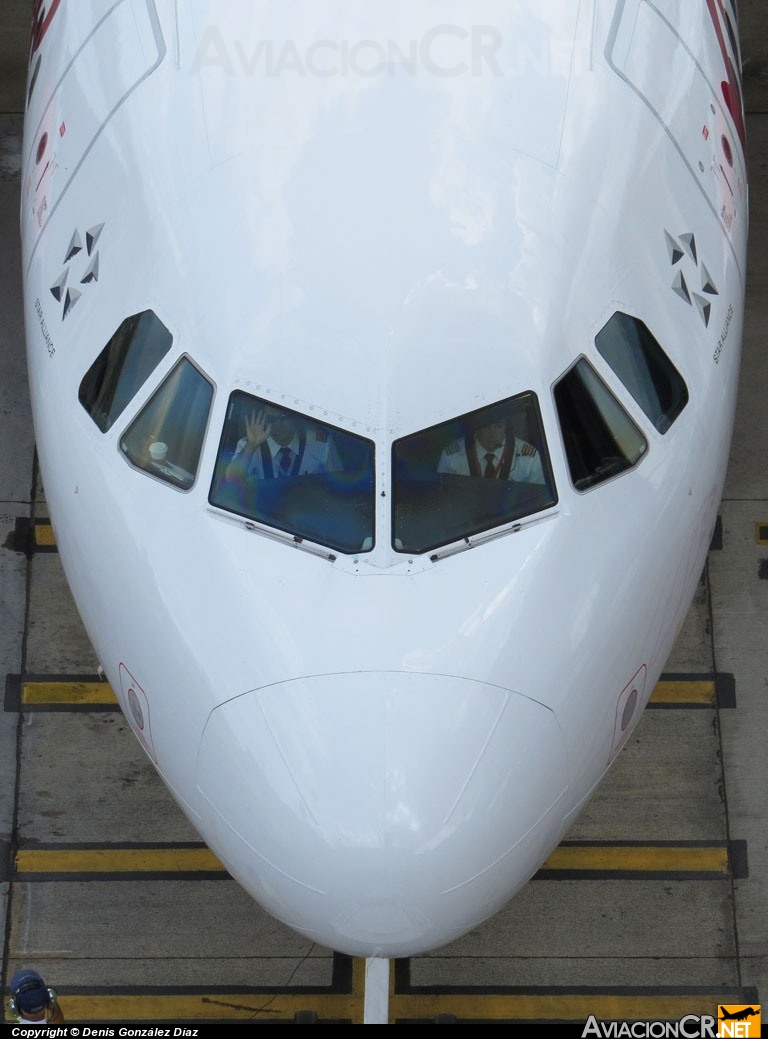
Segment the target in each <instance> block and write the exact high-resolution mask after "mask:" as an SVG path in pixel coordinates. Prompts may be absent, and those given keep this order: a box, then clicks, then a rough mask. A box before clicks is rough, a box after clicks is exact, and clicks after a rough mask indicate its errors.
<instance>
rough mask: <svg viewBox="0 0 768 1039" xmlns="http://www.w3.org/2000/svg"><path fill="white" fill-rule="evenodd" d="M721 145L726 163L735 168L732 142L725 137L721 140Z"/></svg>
mask: <svg viewBox="0 0 768 1039" xmlns="http://www.w3.org/2000/svg"><path fill="white" fill-rule="evenodd" d="M720 145H721V147H722V149H723V155H724V156H725V161H726V162H727V163H728V165H729V166H733V152H732V151H731V142H730V141H729V140H728V138H727V137H726V136H725V135H723V136H722V137H721V138H720Z"/></svg>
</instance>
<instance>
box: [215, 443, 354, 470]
mask: <svg viewBox="0 0 768 1039" xmlns="http://www.w3.org/2000/svg"><path fill="white" fill-rule="evenodd" d="M246 443H247V441H246V438H245V437H243V438H242V440H238V442H237V447H236V448H235V453H234V455H233V456H232V457H233V459H234V458H237V456H238V455H239V454H240V452H241V451H242V450H243V448H244V447H245V445H246ZM266 445H267V447H268V449H269V453H270V455H271V458H272V475H273V476H274V477H276V478H279V477H281V476H283V475H285V474H284V473H283V472H282V470H281V468H280V460H279V457H280V450H281V448H282V447H283V445H282V444H278V442H277V441H276V440H273V439H272V437H267V440H266ZM286 446H287V447H288V448H289V449H290V451H291V463H290V466H289V468H288V474H287V475H289V476H307V475H310V474H311V473H326V472H333V471H337V470H339V469H341V467H342V466H341V459H340V458H339V454H338V451H337V450H336V447H335V445H334V443H333V440H332V438H331V437H325V438H324V439H322V440H321V439H318V437H317V434H316V433H308V434H307V438H306V442H305V444H304V452H303V454H302V455H301V463H300V465H299V467H298V470H297V471H294V470H295V463H296V458H297V456H298V455H299V453H300V450H301V444H300V441H299V437H298V434H297V435H296V436H295V437H294V438H293V440H292V441H291V442H290V443H289V444H287V445H286ZM247 475H248V476H252V477H255V478H257V479H263V477H264V463H263V454H262V449H261V447H257V448H256V450H255V451H254V452H253V455H252V456H251V460H250V462H249V464H248V474H247Z"/></svg>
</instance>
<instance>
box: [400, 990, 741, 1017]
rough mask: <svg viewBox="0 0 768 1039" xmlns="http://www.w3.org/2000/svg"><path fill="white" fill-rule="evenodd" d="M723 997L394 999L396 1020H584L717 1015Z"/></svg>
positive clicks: (449, 997)
mask: <svg viewBox="0 0 768 1039" xmlns="http://www.w3.org/2000/svg"><path fill="white" fill-rule="evenodd" d="M721 999H722V996H721V995H720V994H719V993H718V994H717V995H714V994H713V995H712V996H706V995H703V996H702V995H658V996H652V995H632V994H629V995H620V996H617V995H610V994H600V993H597V994H584V995H580V994H574V995H570V994H569V995H560V994H557V993H553V994H551V995H547V994H544V995H539V994H536V995H526V994H525V993H521V994H519V995H514V996H501V995H493V996H487V995H480V994H478V995H450V994H448V995H445V994H443V995H439V996H426V995H425V996H421V995H411V996H396V997H395V998H394V999H393V1000H390V1021H391V1020H392V1019H393V1018H407V1017H410V1018H422V1019H423V1018H432V1017H434V1016H435V1015H436V1014H455V1016H456V1017H458V1018H464V1019H467V1018H481V1019H486V1020H488V1019H492V1020H503V1019H508V1020H513V1021H514V1020H525V1021H546V1020H557V1021H581V1022H586V1020H587V1018H589V1016H590V1015H592V1014H594V1016H595V1017H596V1018H597V1020H598V1021H601V1020H603V1021H633V1020H635V1021H658V1020H673V1021H676V1020H679V1019H680V1018H682V1017H685V1016H686V1015H687V1014H693V1015H696V1016H702V1015H705V1014H706V1015H709V1016H711V1017H716V1016H717V1006H718V1003H719V1002H720V1001H721Z"/></svg>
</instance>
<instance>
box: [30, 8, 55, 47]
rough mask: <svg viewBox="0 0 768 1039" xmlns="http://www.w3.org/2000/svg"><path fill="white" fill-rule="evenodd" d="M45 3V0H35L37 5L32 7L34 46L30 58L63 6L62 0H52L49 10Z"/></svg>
mask: <svg viewBox="0 0 768 1039" xmlns="http://www.w3.org/2000/svg"><path fill="white" fill-rule="evenodd" d="M43 4H44V0H35V5H34V7H33V8H32V47H31V50H30V58H31V57H32V55H33V54H34V53H35V51H36V50H37V49H38V48H39V46H40V44H41V43H42V42H43V40H44V39H45V34H46V33H47V32H48V30H49V29H50V27H51V22H52V21H53V19H54V17H55V16H56V12H57V11H58V9H59V7H60V6H61V0H51V6H50V7H49V8H48V10H47V11H46V9H45V7H44V6H43Z"/></svg>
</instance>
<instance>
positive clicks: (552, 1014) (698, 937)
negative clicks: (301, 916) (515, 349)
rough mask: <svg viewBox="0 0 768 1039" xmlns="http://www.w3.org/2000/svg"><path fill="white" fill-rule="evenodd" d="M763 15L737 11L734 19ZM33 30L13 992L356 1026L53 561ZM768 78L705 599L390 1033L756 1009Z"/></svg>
mask: <svg viewBox="0 0 768 1039" xmlns="http://www.w3.org/2000/svg"><path fill="white" fill-rule="evenodd" d="M758 6H759V5H756V4H753V5H750V4H747V5H742V17H744V16H745V15H746V14H749V15H754V12H755V11H756V9H757V7H758ZM28 19H29V4H28V2H26V0H10V2H9V3H7V4H6V5H4V10H3V12H2V13H0V227H2V229H3V231H2V245H3V248H2V250H1V251H0V274H1V275H2V277H0V315H2V320H0V366H1V367H0V444H2V451H0V503H1V505H2V507H1V508H0V666H1V667H2V671H3V675H2V677H3V681H4V710H3V711H2V712H0V782H2V789H3V791H4V795H3V796H0V890H1V891H2V924H3V956H2V982H3V985H4V986H5V984H6V982H7V979H8V978H9V977H10V975H11V974H12V972H13V971H14V970H15V969H16V968H17V967H18V966H31V967H34V968H36V969H38V970H39V971H40V972H41V973H42V974H43V975H44V976H45V978H46V980H47V981H48V982H49V983H50V984H53V985H55V986H56V988H57V989H58V990H59V993H60V996H61V1002H62V1006H63V1008H64V1011H65V1014H66V1016H67V1018H68V1020H69V1021H78V1022H88V1023H95V1022H103V1023H106V1022H110V1023H116V1022H121V1023H125V1022H137V1023H138V1022H143V1023H147V1024H148V1023H152V1024H163V1023H165V1024H171V1023H173V1024H178V1023H181V1022H195V1021H226V1022H229V1021H243V1022H244V1021H250V1022H268V1023H281V1022H291V1021H293V1020H294V1019H295V1017H294V1015H295V1014H296V1013H297V1012H302V1011H309V1012H314V1013H316V1014H317V1015H318V1018H319V1020H321V1021H323V1022H334V1021H337V1022H345V1023H359V1022H360V1021H361V1020H362V1010H363V997H362V980H363V976H364V969H365V964H364V963H363V962H362V961H359V960H355V959H351V958H349V957H345V956H340V955H334V954H333V953H332V952H331V951H330V950H328V949H324V948H320V947H318V946H313V945H312V944H311V943H310V942H308V941H306V940H305V939H303V938H302V937H300V936H298V935H296V934H294V933H293V932H292V931H289V930H288V929H287V928H285V927H283V926H282V925H280V924H278V923H277V922H275V921H274V920H273V919H272V918H271V917H269V916H268V915H267V914H266V913H264V912H263V911H262V910H260V909H259V907H258V906H257V905H255V903H254V902H253V901H252V900H251V899H250V898H249V897H248V896H246V895H245V894H244V892H243V891H242V890H241V889H240V888H239V887H238V886H237V885H236V884H235V882H234V881H233V880H231V878H229V877H228V875H227V874H226V873H225V871H224V870H223V869H222V868H221V866H220V865H219V863H218V862H217V861H216V860H215V858H213V856H212V855H211V854H210V852H208V850H207V849H206V848H205V846H204V845H202V844H201V842H200V840H199V837H198V836H197V834H196V833H195V831H194V830H193V829H192V828H191V827H190V825H189V823H187V821H186V820H185V818H184V817H183V816H182V815H181V813H180V812H179V810H178V809H177V808H176V807H175V805H174V803H173V801H172V800H171V798H170V796H169V795H168V794H167V792H166V791H165V789H164V787H163V786H162V783H161V782H160V781H159V779H158V778H157V776H156V774H155V772H154V771H153V769H152V768H151V766H150V765H149V763H148V761H147V760H146V758H145V757H144V755H143V753H142V751H141V750H140V748H139V746H138V744H137V742H136V740H135V739H134V737H133V736H132V734H131V732H130V729H129V728H128V726H127V724H126V723H125V722H124V720H123V718H122V715H121V714H120V712H119V709H118V708H117V705H116V702H115V700H114V697H113V696H112V694H111V690H110V689H109V686H108V685H107V683H105V682H104V681H102V680H101V679H100V676H99V674H98V661H97V660H96V658H95V656H94V653H93V650H92V648H91V646H90V644H89V642H88V639H87V637H86V635H85V632H84V631H83V628H82V625H81V624H80V621H79V618H78V616H77V611H76V609H75V607H74V604H73V602H72V600H71V598H70V595H69V591H68V589H67V586H66V582H65V580H64V577H63V574H62V571H61V567H60V565H59V562H58V557H57V554H56V550H55V538H54V536H53V532H52V529H51V526H50V524H49V522H48V516H47V511H46V507H45V496H44V489H43V488H42V487H41V486H40V484H39V480H38V478H37V473H36V467H35V454H34V437H33V431H32V421H31V415H30V409H29V400H28V393H27V388H26V369H25V360H24V337H23V327H22V314H21V262H20V255H19V244H18V204H19V166H20V148H21V115H20V112H21V105H22V102H23V82H24V75H25V68H24V65H25V62H24V54H25V50H26V38H27V33H28ZM750 24H751V25H758V24H759V23H758V21H757V20H756V19H755V20H753V21H751V22H750ZM745 53H746V48H745ZM749 53H750V55H755V54H758V55H759V49H755V48H752V49H751V50H750V52H749ZM747 67H748V70H749V65H748V66H747ZM759 67H760V64H759V61H758V60H757V59H753V60H752V72H753V74H754V78H752V79H750V80H749V81H748V84H747V92H746V96H747V108H748V118H747V129H748V137H749V166H750V194H751V235H750V253H749V272H748V284H747V311H746V324H745V334H744V362H743V369H742V379H741V387H740V399H739V408H738V414H737V419H736V428H735V433H734V441H733V449H732V454H731V463H730V467H729V473H728V479H727V484H726V488H725V493H724V497H723V502H722V506H721V509H720V520H719V523H718V528H717V531H716V536H715V539H714V540H713V545H712V549H711V551H710V554H709V558H708V562H707V567H706V570H705V573H704V575H703V576H702V582H701V585H700V587H699V592H698V594H697V597H696V600H695V602H694V603H693V606H692V608H691V610H690V613H689V615H688V619H687V621H686V624H685V626H684V628H683V630H682V631H681V633H680V636H679V638H678V640H677V643H676V645H675V648H674V650H673V653H672V656H671V657H670V660H669V662H668V665H667V668H666V672H665V675H664V677H663V680H662V682H660V683H659V686H658V687H657V689H656V691H655V693H654V696H653V699H652V702H651V704H650V705H649V708H648V709H647V711H646V714H645V717H644V718H643V720H642V722H641V724H640V726H639V727H638V730H637V731H636V733H635V734H634V736H633V738H632V740H631V742H630V744H629V745H628V746H627V748H626V749H625V750H624V751H623V753H622V754H621V756H620V757H619V760H618V762H617V764H616V765H615V766H614V768H613V770H612V772H611V773H610V774H609V776H608V778H607V779H606V781H605V783H604V784H603V786H602V787H601V789H600V790H599V791H598V793H597V794H596V796H595V798H594V799H593V800H592V802H591V803H590V804H589V806H588V808H587V810H586V812H585V813H584V815H583V816H582V817H581V818H580V820H579V821H578V823H577V825H576V827H575V828H574V830H573V831H572V832H571V833H570V834H569V836H568V839H567V841H566V842H565V843H564V844H563V845H562V846H561V847H560V848H559V849H558V850H557V852H556V853H555V854H554V855H553V856H552V857H551V859H550V860H549V861H548V863H547V864H546V866H545V868H544V869H542V870H541V871H540V873H539V874H538V875H537V876H536V878H535V879H534V880H533V881H532V882H531V883H530V884H529V885H528V886H527V887H526V888H525V889H524V890H523V891H522V892H521V893H520V894H519V895H518V896H517V897H516V898H515V899H513V900H512V901H511V902H510V903H509V904H508V905H507V906H506V907H505V908H504V909H503V910H502V911H501V912H500V913H499V914H497V915H496V916H495V917H494V918H493V919H491V920H490V921H488V922H487V923H486V924H484V925H483V926H482V927H480V928H478V929H476V930H475V931H473V932H471V933H470V934H468V935H466V936H465V937H463V938H461V939H460V940H458V941H457V942H454V943H452V944H451V945H449V946H446V947H444V948H442V949H439V950H436V951H435V952H433V953H431V954H429V955H425V956H418V957H413V958H412V959H410V960H403V961H398V962H397V963H396V964H394V965H393V968H392V978H391V996H390V1021H391V1022H392V1023H407V1022H413V1021H416V1022H431V1021H433V1020H435V1017H436V1015H452V1016H453V1017H455V1019H456V1020H457V1021H458V1022H460V1023H470V1022H477V1023H502V1022H505V1023H512V1024H515V1023H523V1022H547V1021H571V1022H580V1023H583V1022H584V1021H586V1019H587V1017H588V1016H589V1015H595V1017H596V1018H598V1019H602V1020H620V1021H632V1020H643V1021H652V1020H677V1019H679V1018H680V1017H682V1016H684V1015H686V1014H695V1015H704V1014H709V1015H714V1014H715V1013H716V1011H717V1006H718V1004H732V1005H736V1004H752V1005H754V1004H757V1003H759V1002H760V998H761V997H762V996H763V995H764V994H766V993H768V828H767V827H766V814H767V813H766V791H767V790H768V762H767V761H766V756H765V754H764V753H763V752H762V751H763V745H764V742H765V734H766V733H768V638H767V637H766V635H767V633H768V466H766V453H767V450H768V449H767V448H766V444H768V435H767V434H768V408H766V406H765V397H766V390H767V389H768V353H767V352H766V351H765V349H764V346H763V335H764V334H765V333H764V330H765V328H766V325H767V324H768V292H767V291H766V289H767V288H768V285H767V283H768V258H766V255H765V251H764V249H763V245H762V243H763V235H764V234H765V233H766V230H767V229H768V87H767V86H765V85H764V81H762V80H761V78H760V77H759V75H758V72H759ZM631 553H632V546H631V545H628V546H627V554H628V557H629V556H630V555H631ZM104 579H105V580H107V581H108V580H109V575H104ZM116 594H118V590H116ZM766 1013H767V1015H768V1011H767V1012H766Z"/></svg>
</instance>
